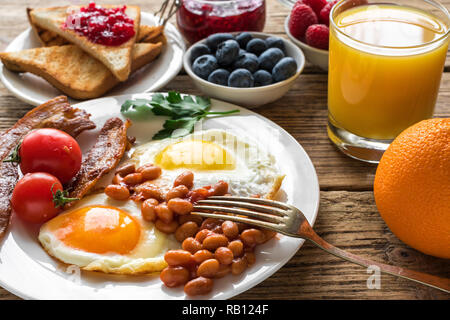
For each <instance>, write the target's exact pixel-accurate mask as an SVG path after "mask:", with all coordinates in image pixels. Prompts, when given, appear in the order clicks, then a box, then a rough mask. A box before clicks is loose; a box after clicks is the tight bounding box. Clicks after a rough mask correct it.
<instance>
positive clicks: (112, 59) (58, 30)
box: [29, 6, 141, 81]
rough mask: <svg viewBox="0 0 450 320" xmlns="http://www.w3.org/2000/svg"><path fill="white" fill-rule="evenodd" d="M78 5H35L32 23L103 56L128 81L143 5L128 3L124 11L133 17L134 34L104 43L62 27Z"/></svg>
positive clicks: (106, 64)
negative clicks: (112, 43)
mask: <svg viewBox="0 0 450 320" xmlns="http://www.w3.org/2000/svg"><path fill="white" fill-rule="evenodd" d="M104 7H114V6H104ZM79 8H80V7H79V6H66V7H52V8H42V9H32V10H30V11H29V15H30V17H31V19H32V21H33V24H35V25H36V26H37V27H40V28H42V29H45V30H48V31H51V32H53V33H55V34H57V35H59V36H61V37H63V38H64V39H66V40H68V41H70V42H71V43H73V44H75V45H77V46H78V47H80V48H81V49H82V50H84V51H86V52H87V53H88V54H90V55H91V56H93V57H94V58H96V59H98V60H100V61H101V62H102V63H103V64H104V65H105V66H106V67H107V68H108V69H109V70H110V71H111V72H112V74H113V75H114V76H115V77H116V78H117V79H118V80H120V81H125V80H126V79H127V78H128V75H129V74H130V71H131V51H132V49H133V45H134V44H135V41H136V36H137V34H138V31H139V26H140V17H141V14H140V8H139V7H137V6H127V8H126V11H125V13H126V14H127V15H128V16H129V17H130V18H131V19H133V20H134V29H135V35H134V36H133V37H132V38H131V39H130V40H128V41H127V42H125V43H123V44H121V45H119V46H105V45H101V44H97V43H93V42H91V41H90V40H88V39H87V37H85V36H82V35H79V34H78V33H76V32H75V31H73V30H70V29H67V28H63V27H62V26H63V24H64V22H65V21H66V18H67V16H68V15H69V13H70V12H73V11H74V10H75V11H76V10H79Z"/></svg>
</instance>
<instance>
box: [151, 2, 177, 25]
mask: <svg viewBox="0 0 450 320" xmlns="http://www.w3.org/2000/svg"><path fill="white" fill-rule="evenodd" d="M180 6H181V0H164V2H163V3H162V5H161V7H160V8H159V10H158V11H156V12H155V16H156V17H157V18H158V24H159V25H160V26H163V27H164V26H165V25H166V23H167V21H169V19H170V18H171V17H172V16H173V15H174V14H175V13H176V12H177V11H178V9H179V8H180ZM167 9H169V11H167Z"/></svg>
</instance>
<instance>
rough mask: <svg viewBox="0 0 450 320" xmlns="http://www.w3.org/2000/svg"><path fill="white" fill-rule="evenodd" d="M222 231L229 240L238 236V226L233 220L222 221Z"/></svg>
mask: <svg viewBox="0 0 450 320" xmlns="http://www.w3.org/2000/svg"><path fill="white" fill-rule="evenodd" d="M222 232H223V234H224V235H225V236H226V237H227V238H228V239H229V240H233V239H236V238H237V237H238V236H239V228H238V226H237V224H236V223H234V222H233V221H224V222H223V223H222Z"/></svg>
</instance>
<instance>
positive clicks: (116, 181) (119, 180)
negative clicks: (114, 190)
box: [112, 174, 123, 184]
mask: <svg viewBox="0 0 450 320" xmlns="http://www.w3.org/2000/svg"><path fill="white" fill-rule="evenodd" d="M122 182H123V178H122V176H121V175H120V174H116V175H115V176H114V178H113V179H112V183H114V184H121V183H122Z"/></svg>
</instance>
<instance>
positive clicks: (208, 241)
mask: <svg viewBox="0 0 450 320" xmlns="http://www.w3.org/2000/svg"><path fill="white" fill-rule="evenodd" d="M202 245H203V248H205V249H207V250H211V251H214V250H216V249H217V248H219V247H226V246H227V245H228V239H227V237H225V236H224V235H223V234H211V235H209V236H207V237H206V238H205V240H203V242H202Z"/></svg>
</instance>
